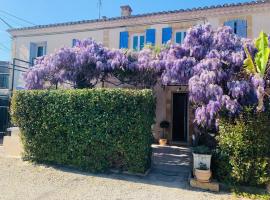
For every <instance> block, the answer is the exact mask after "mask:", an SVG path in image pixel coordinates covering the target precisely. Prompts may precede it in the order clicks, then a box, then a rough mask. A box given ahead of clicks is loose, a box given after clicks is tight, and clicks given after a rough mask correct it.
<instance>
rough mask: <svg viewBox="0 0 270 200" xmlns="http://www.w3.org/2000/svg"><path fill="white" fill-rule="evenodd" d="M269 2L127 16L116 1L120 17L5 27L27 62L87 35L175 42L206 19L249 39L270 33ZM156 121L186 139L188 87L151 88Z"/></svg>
mask: <svg viewBox="0 0 270 200" xmlns="http://www.w3.org/2000/svg"><path fill="white" fill-rule="evenodd" d="M269 19H270V1H269V0H264V1H252V2H246V3H237V4H224V5H218V6H211V7H203V8H193V9H185V10H183V9H181V10H175V11H164V12H157V13H146V14H139V15H132V9H131V7H130V6H128V5H127V6H121V16H120V17H114V18H106V17H103V18H102V19H96V20H84V21H77V22H67V23H58V24H48V25H40V26H33V27H24V28H15V29H10V30H8V32H9V33H10V35H11V37H12V58H16V59H20V60H25V61H29V62H32V61H33V59H34V58H36V57H38V56H43V55H45V54H49V53H52V52H54V50H55V49H58V48H60V47H63V46H70V47H71V46H72V45H74V41H75V39H85V38H89V37H91V38H93V39H95V40H96V41H98V42H102V43H103V44H104V45H105V46H107V47H109V48H130V49H134V50H135V51H137V50H140V49H142V48H143V46H144V45H145V44H147V43H151V44H152V45H157V46H160V45H162V44H164V43H166V42H167V41H169V40H171V41H172V42H174V43H181V42H182V41H183V39H184V37H185V35H186V30H187V29H188V28H190V27H192V26H194V25H196V24H203V23H210V24H211V25H212V26H213V27H214V28H217V27H219V26H223V25H227V26H231V27H232V28H233V30H234V32H235V33H236V34H238V35H240V36H242V37H249V38H253V37H255V36H257V35H258V34H259V32H260V31H261V30H263V31H265V32H268V33H270V20H269ZM20 84H23V83H22V81H21V79H20V74H19V73H18V72H17V73H16V74H15V86H19V87H22V85H20ZM155 92H156V95H157V112H156V113H157V117H156V121H157V124H156V126H155V127H154V135H155V138H156V139H157V138H159V134H160V132H161V129H160V128H159V122H160V121H162V120H168V121H169V122H170V124H171V126H170V128H169V130H168V131H167V133H168V139H169V141H170V142H171V143H177V144H179V143H180V144H183V143H190V142H191V137H192V129H193V128H192V115H191V112H190V106H189V103H188V87H187V86H186V85H174V86H166V87H156V88H155Z"/></svg>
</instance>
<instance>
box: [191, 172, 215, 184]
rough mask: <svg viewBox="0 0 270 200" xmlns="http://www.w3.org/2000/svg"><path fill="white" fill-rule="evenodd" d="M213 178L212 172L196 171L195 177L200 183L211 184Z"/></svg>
mask: <svg viewBox="0 0 270 200" xmlns="http://www.w3.org/2000/svg"><path fill="white" fill-rule="evenodd" d="M211 176H212V172H211V170H210V169H209V170H200V169H195V177H196V179H197V180H198V181H199V182H202V183H209V182H210V178H211Z"/></svg>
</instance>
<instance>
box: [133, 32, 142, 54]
mask: <svg viewBox="0 0 270 200" xmlns="http://www.w3.org/2000/svg"><path fill="white" fill-rule="evenodd" d="M136 36H137V37H138V46H137V48H136V51H140V40H141V39H140V38H141V36H144V45H145V42H146V34H145V33H136V34H133V35H132V37H131V47H132V49H133V50H135V49H134V48H133V38H134V37H136Z"/></svg>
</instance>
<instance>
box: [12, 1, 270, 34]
mask: <svg viewBox="0 0 270 200" xmlns="http://www.w3.org/2000/svg"><path fill="white" fill-rule="evenodd" d="M264 3H270V0H256V1H251V2H244V3H231V4H222V5H215V6H205V7H197V8H190V9H179V10H173V11H163V12H153V13H145V14H138V15H131V16H127V17H123V16H121V17H112V18H102V19H92V20H81V21H74V22H64V23H55V24H47V25H36V26H30V27H22V28H12V29H8V32H12V31H22V30H32V29H42V28H51V27H59V26H70V25H76V24H88V23H96V22H105V21H116V20H123V19H130V18H140V17H148V16H155V15H164V14H174V13H186V12H193V11H203V10H209V9H217V8H227V7H238V6H246V5H258V4H264Z"/></svg>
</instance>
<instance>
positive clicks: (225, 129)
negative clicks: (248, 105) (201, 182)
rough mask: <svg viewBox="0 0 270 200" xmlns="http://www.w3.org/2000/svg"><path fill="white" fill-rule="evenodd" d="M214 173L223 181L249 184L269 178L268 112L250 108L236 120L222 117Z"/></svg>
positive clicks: (269, 179)
mask: <svg viewBox="0 0 270 200" xmlns="http://www.w3.org/2000/svg"><path fill="white" fill-rule="evenodd" d="M219 124H220V126H219V128H220V130H219V136H218V143H219V144H218V146H219V148H218V150H219V151H218V153H217V154H216V155H215V156H214V158H215V159H214V161H215V162H214V165H215V167H214V168H215V169H214V170H215V174H216V176H217V178H218V179H219V180H220V181H222V182H224V181H225V182H227V183H230V184H244V185H251V186H259V185H264V184H266V183H267V182H269V181H270V117H269V113H257V114H255V113H254V112H251V111H249V110H246V111H244V113H243V115H242V116H241V117H240V118H239V119H236V120H231V119H228V118H227V117H223V118H221V120H220V122H219Z"/></svg>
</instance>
